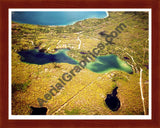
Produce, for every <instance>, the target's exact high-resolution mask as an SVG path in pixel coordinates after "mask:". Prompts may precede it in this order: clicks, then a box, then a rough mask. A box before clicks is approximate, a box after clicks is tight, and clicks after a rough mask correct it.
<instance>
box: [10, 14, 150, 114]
mask: <svg viewBox="0 0 160 128" xmlns="http://www.w3.org/2000/svg"><path fill="white" fill-rule="evenodd" d="M120 23H124V24H125V25H126V26H127V28H125V29H124V30H123V31H122V33H120V34H119V35H118V37H117V38H114V40H113V42H114V43H115V45H107V46H106V47H105V49H104V50H102V51H101V52H100V55H107V54H115V55H117V56H118V57H120V58H121V59H122V60H125V61H127V62H128V63H129V64H131V65H133V67H134V68H136V67H137V69H138V70H139V69H140V67H141V68H142V69H143V91H144V98H145V107H146V111H147V114H148V69H147V66H148V47H149V46H148V13H144V12H139V13H126V12H109V17H107V18H104V19H86V20H84V21H79V22H77V23H75V24H74V25H68V26H61V27H60V26H39V25H30V24H19V23H15V22H12V114H14V115H27V114H29V113H30V108H29V106H35V107H39V103H38V101H37V98H42V99H44V95H45V94H46V93H47V92H48V91H49V90H50V89H51V87H50V86H51V85H53V86H54V85H55V84H56V83H57V82H58V78H60V77H61V76H62V74H63V73H64V72H69V71H70V70H71V69H72V68H73V67H74V66H73V65H70V64H66V63H48V64H45V65H35V64H27V63H23V62H21V61H20V56H19V55H18V53H17V52H18V51H21V50H29V49H33V48H34V47H39V49H43V50H44V52H46V53H54V52H55V49H58V48H70V49H71V50H70V51H69V52H68V55H69V56H72V57H73V58H75V59H76V60H81V54H80V53H79V52H87V51H88V50H90V51H91V50H92V49H93V48H95V47H96V46H97V45H98V44H99V43H100V42H101V43H106V41H105V37H103V36H101V35H100V34H99V33H100V32H103V31H104V32H105V33H106V34H110V32H112V31H113V30H115V28H116V27H117V26H118V25H119V24H120ZM78 37H79V38H80V40H81V42H82V45H81V48H80V49H78V45H79V41H78V40H77V38H78ZM127 53H128V54H129V55H131V56H132V57H133V58H134V61H135V63H136V64H135V63H133V61H132V59H131V58H130V56H129V55H128V54H127ZM124 57H128V58H129V59H124ZM139 77H140V75H139V72H134V74H127V73H125V72H121V71H114V72H110V73H105V74H97V73H94V72H91V71H89V70H87V69H84V70H82V71H81V72H80V73H78V74H77V75H76V76H75V77H74V78H73V79H72V80H71V81H70V82H68V83H67V84H66V85H65V87H64V88H63V89H62V90H60V92H59V93H58V94H57V95H56V96H54V97H52V99H51V100H49V101H48V102H47V103H44V106H45V107H47V108H48V112H47V114H50V115H51V114H53V115H54V114H57V115H60V114H62V115H76V114H78V115H103V114H104V115H142V114H144V113H143V106H142V100H141V95H140V88H139ZM115 86H118V94H117V97H118V98H119V100H120V102H121V107H120V109H119V110H118V111H116V112H113V111H111V110H110V109H109V108H108V107H107V106H106V105H105V102H104V100H105V98H106V95H107V94H108V93H111V92H112V90H113V88H114V87H115Z"/></svg>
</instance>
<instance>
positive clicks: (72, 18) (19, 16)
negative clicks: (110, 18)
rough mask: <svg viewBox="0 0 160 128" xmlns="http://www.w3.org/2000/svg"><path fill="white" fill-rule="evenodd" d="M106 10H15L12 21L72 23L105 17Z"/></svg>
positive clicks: (42, 23) (52, 23)
mask: <svg viewBox="0 0 160 128" xmlns="http://www.w3.org/2000/svg"><path fill="white" fill-rule="evenodd" d="M105 17H107V13H106V12H105V11H14V12H12V21H15V22H18V23H27V24H36V25H71V24H74V23H75V22H77V21H80V20H84V19H88V18H105Z"/></svg>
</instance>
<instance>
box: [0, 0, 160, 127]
mask: <svg viewBox="0 0 160 128" xmlns="http://www.w3.org/2000/svg"><path fill="white" fill-rule="evenodd" d="M159 4H160V3H159V2H158V0H148V1H145V0H140V1H138V0H136V1H127V0H121V1H119V0H113V1H104V0H100V1H91V0H77V1H71V0H69V1H65V0H60V1H56V0H53V1H49V0H48V1H40V2H39V1H37V0H33V1H30V2H29V1H25V0H23V1H20V0H15V1H8V0H6V1H3V0H1V1H0V9H1V11H0V14H1V15H0V16H1V20H0V28H1V29H0V32H1V34H0V39H1V43H0V48H1V50H0V55H1V61H0V63H1V66H0V71H1V74H0V78H1V79H0V80H1V88H0V104H1V106H0V126H1V127H2V128H3V127H4V128H10V127H16V128H21V127H23V128H25V127H26V128H27V127H40V128H41V127H48V128H50V127H56V128H57V127H70V128H72V127H81V128H83V127H86V128H89V127H117V126H118V127H145V128H146V127H155V128H158V127H160V123H159V119H160V111H159V107H160V101H159V89H160V88H159V84H160V83H159V71H160V69H159V59H157V58H158V55H157V54H159V42H158V41H159V40H158V36H159V32H158V30H159V25H158V23H159V17H158V16H159V10H158V9H159ZM9 8H139V9H143V8H149V9H151V10H152V39H151V40H152V119H151V120H145V119H141V120H136V119H134V120H126V119H125V120H121V119H116V120H104V119H102V120H96V119H94V120H71V119H70V120H64V119H63V120H29V119H27V120H20V119H17V120H16V119H15V120H9V107H8V106H9V102H8V100H9V91H8V90H9V89H8V82H9V77H8V75H9V67H8V65H9V61H8V60H9V55H8V54H9V53H8V50H9V43H8V42H9V39H8V33H9V28H8V27H9V22H8V21H9V19H8V18H9V17H8V15H9ZM156 57H157V58H156Z"/></svg>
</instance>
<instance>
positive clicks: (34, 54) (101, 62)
mask: <svg viewBox="0 0 160 128" xmlns="http://www.w3.org/2000/svg"><path fill="white" fill-rule="evenodd" d="M67 51H69V49H59V50H57V52H56V53H54V54H48V53H44V52H40V51H39V50H37V49H34V50H27V51H20V52H18V54H19V55H20V56H21V61H22V62H25V63H29V64H37V65H43V64H47V63H52V62H56V63H69V64H73V65H78V63H79V62H78V61H77V60H75V59H73V58H72V57H70V56H68V55H67ZM86 68H87V69H89V70H90V71H92V72H96V73H106V72H111V71H115V70H120V71H125V72H127V73H130V74H132V73H133V71H132V68H131V66H130V65H128V64H127V62H125V61H123V60H121V59H120V58H118V56H116V55H113V54H110V55H106V56H98V57H97V58H96V60H95V61H94V62H90V63H87V65H86Z"/></svg>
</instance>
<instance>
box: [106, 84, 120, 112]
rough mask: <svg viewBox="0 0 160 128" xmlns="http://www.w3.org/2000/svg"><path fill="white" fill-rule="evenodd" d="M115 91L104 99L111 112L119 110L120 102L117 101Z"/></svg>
mask: <svg viewBox="0 0 160 128" xmlns="http://www.w3.org/2000/svg"><path fill="white" fill-rule="evenodd" d="M117 89H118V87H116V88H115V89H113V92H112V94H107V98H106V99H105V103H106V105H107V106H108V107H109V109H111V110H112V111H117V110H118V109H119V108H120V100H119V99H118V97H117V96H116V95H117Z"/></svg>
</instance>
